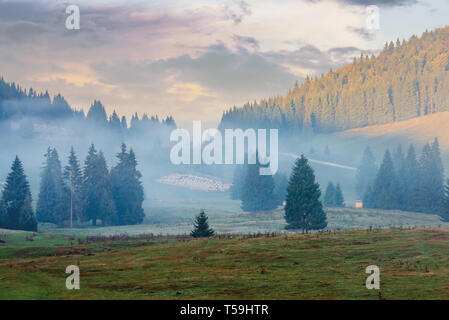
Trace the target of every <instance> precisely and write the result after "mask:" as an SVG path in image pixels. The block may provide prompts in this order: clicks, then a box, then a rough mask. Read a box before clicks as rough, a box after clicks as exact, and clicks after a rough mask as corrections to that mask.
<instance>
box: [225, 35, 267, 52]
mask: <svg viewBox="0 0 449 320" xmlns="http://www.w3.org/2000/svg"><path fill="white" fill-rule="evenodd" d="M232 39H234V41H235V43H236V44H237V46H239V47H244V48H247V47H250V48H252V49H256V50H258V49H260V45H259V41H257V39H256V38H254V37H245V36H239V35H238V34H234V35H233V36H232Z"/></svg>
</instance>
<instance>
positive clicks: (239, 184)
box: [229, 164, 247, 200]
mask: <svg viewBox="0 0 449 320" xmlns="http://www.w3.org/2000/svg"><path fill="white" fill-rule="evenodd" d="M246 169H247V168H246V166H245V165H243V164H242V165H236V166H235V169H234V174H233V178H232V186H231V188H230V189H229V193H230V196H231V199H232V200H242V191H243V185H244V183H245V176H246Z"/></svg>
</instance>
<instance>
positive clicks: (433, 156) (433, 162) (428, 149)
mask: <svg viewBox="0 0 449 320" xmlns="http://www.w3.org/2000/svg"><path fill="white" fill-rule="evenodd" d="M419 162H420V166H421V176H420V192H419V196H418V209H419V211H421V212H427V213H438V211H439V208H440V207H441V205H442V199H443V196H444V186H443V185H444V171H443V164H442V162H441V155H440V147H439V143H438V139H436V138H435V141H434V142H433V144H432V145H429V144H426V145H425V146H424V147H423V151H422V154H421V158H420V161H419Z"/></svg>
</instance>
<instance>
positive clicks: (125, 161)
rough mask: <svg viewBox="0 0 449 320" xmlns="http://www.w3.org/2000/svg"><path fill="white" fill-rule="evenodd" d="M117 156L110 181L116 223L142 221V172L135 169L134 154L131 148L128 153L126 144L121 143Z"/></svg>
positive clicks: (136, 222)
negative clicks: (116, 216) (116, 218)
mask: <svg viewBox="0 0 449 320" xmlns="http://www.w3.org/2000/svg"><path fill="white" fill-rule="evenodd" d="M117 158H118V160H119V161H118V163H117V165H116V166H115V167H113V168H112V169H111V182H112V192H113V195H114V201H115V205H116V208H117V214H118V224H120V225H132V224H139V223H142V221H143V218H144V217H145V213H144V210H143V207H142V204H143V200H144V190H143V186H142V182H141V181H140V179H141V177H142V174H141V173H140V171H139V170H137V160H136V156H135V154H134V151H133V150H132V149H130V151H129V153H128V152H127V150H126V145H125V144H124V143H122V146H121V152H120V153H119V154H117Z"/></svg>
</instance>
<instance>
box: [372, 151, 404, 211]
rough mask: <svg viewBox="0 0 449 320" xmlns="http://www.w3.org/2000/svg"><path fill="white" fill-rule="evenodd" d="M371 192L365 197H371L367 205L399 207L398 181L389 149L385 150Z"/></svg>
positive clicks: (381, 207) (382, 207)
mask: <svg viewBox="0 0 449 320" xmlns="http://www.w3.org/2000/svg"><path fill="white" fill-rule="evenodd" d="M370 192H371V194H370V195H368V196H366V197H365V198H367V199H368V198H369V199H370V200H369V201H368V202H367V203H365V205H366V206H367V207H369V208H375V209H387V210H388V209H398V207H399V197H398V181H397V177H396V172H395V169H394V165H393V160H392V158H391V153H390V151H389V150H387V151H386V152H385V155H384V159H383V161H382V164H381V166H380V168H379V172H378V173H377V176H376V180H375V181H374V183H373V186H372V188H371V190H370Z"/></svg>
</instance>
